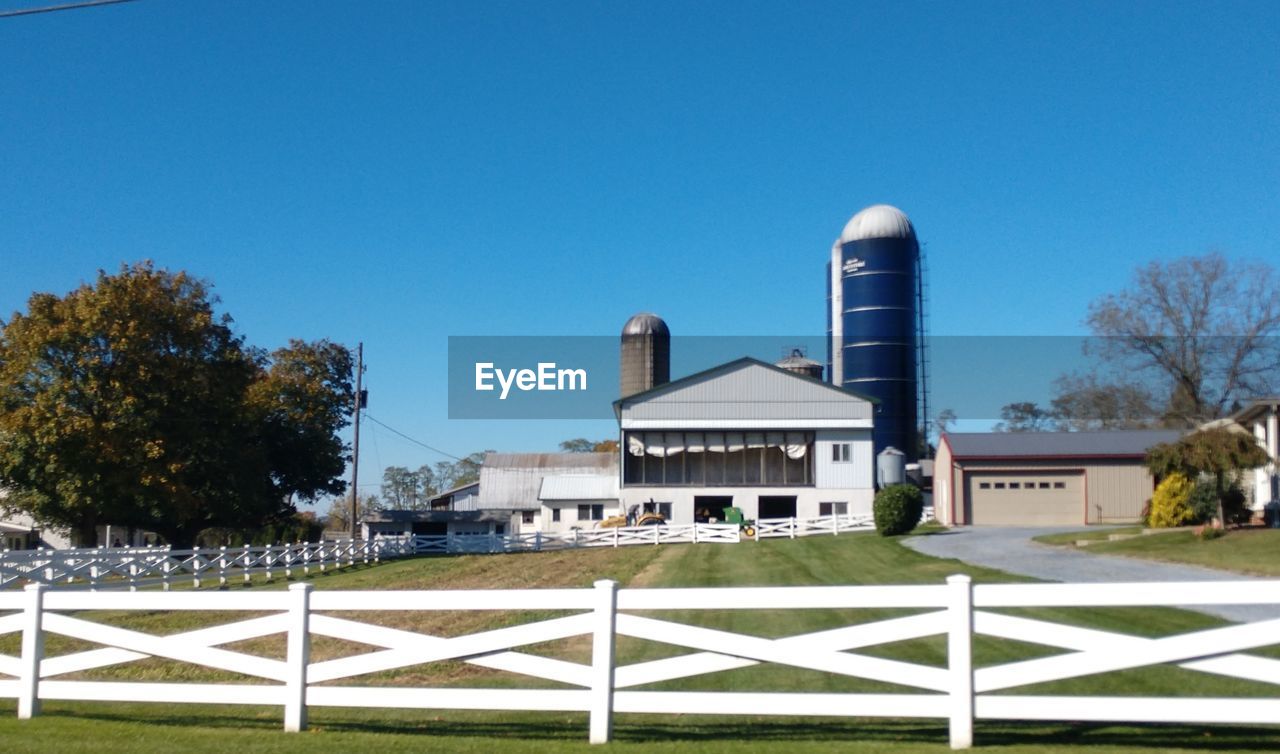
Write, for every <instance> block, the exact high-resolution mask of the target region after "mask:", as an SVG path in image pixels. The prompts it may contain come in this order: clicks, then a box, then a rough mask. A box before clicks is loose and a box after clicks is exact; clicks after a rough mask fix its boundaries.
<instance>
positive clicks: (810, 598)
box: [0, 576, 1280, 748]
mask: <svg viewBox="0 0 1280 754" xmlns="http://www.w3.org/2000/svg"><path fill="white" fill-rule="evenodd" d="M1187 604H1201V605H1211V604H1212V605H1221V604H1280V581H1266V582H1257V581H1251V582H1211V583H1203V582H1188V583H1174V584H1145V583H1144V584H1087V585H1086V584H991V585H985V584H984V585H977V586H975V585H973V584H972V583H971V582H970V580H969V578H968V577H967V576H952V577H950V578H948V579H947V582H946V584H937V585H921V586H850V587H838V586H837V587H770V588H717V589H619V588H618V585H617V584H616V583H615V582H611V581H599V582H596V584H595V587H594V588H588V589H542V590H487V591H462V590H458V591H410V592H398V591H383V592H346V591H313V590H312V586H311V585H310V584H294V585H292V586H291V587H290V589H289V592H288V593H287V595H282V594H281V593H279V592H256V593H234V592H188V593H176V592H172V593H165V592H135V593H125V594H118V593H116V594H105V593H93V592H83V591H79V592H77V591H70V592H68V591H59V590H49V589H48V588H47V587H45V586H44V585H41V584H33V585H30V586H28V587H27V588H26V590H25V591H21V592H13V591H11V592H8V593H4V594H0V612H3V613H7V614H5V615H3V616H0V634H8V633H21V639H22V640H21V653H20V654H19V655H18V656H5V655H0V676H7V678H0V697H10V698H16V699H17V701H18V715H19V717H21V718H30V717H33V716H35V715H37V714H38V713H39V711H40V703H41V701H43V700H46V699H58V700H93V701H120V702H193V703H228V704H232V703H234V704H245V703H248V704H262V705H276V706H281V707H283V708H284V726H285V729H286V730H289V731H298V730H302V729H304V728H305V727H306V725H307V710H308V708H310V707H323V706H341V707H380V708H393V707H397V708H412V709H482V710H530V711H578V712H586V713H589V740H591V741H592V742H595V743H601V742H605V741H608V740H609V739H610V737H611V727H612V720H613V715H614V713H615V712H630V713H650V714H664V715H670V714H716V715H724V714H742V715H831V716H857V717H894V718H901V717H918V718H939V719H945V720H947V721H948V722H949V730H950V742H951V745H952V747H953V748H968V747H970V746H972V744H973V726H974V721H975V720H981V719H992V720H997V719H999V720H1041V721H1078V720H1090V721H1113V722H1131V723H1146V722H1182V723H1190V722H1195V723H1257V724H1271V723H1274V722H1275V720H1276V719H1277V718H1276V710H1277V708H1280V689H1277V693H1276V694H1273V695H1271V696H1267V697H1261V698H1259V697H1254V698H1201V697H1195V698H1186V697H1173V698H1170V697H1150V696H1143V695H1142V694H1143V693H1144V691H1146V689H1144V688H1143V687H1142V684H1141V682H1140V681H1139V682H1138V684H1137V687H1136V688H1135V689H1134V691H1135V694H1134V695H1132V696H1122V695H1117V694H1115V693H1110V694H1109V695H1108V696H1105V697H1091V696H1086V695H1073V696H1072V695H1064V696H1042V695H1019V694H1016V693H1014V694H1010V693H1008V692H1009V691H1010V690H1011V689H1017V688H1019V687H1025V686H1030V685H1033V684H1040V683H1044V682H1047V681H1056V680H1064V679H1073V678H1080V677H1085V676H1090V675H1096V674H1100V673H1109V672H1114V671H1121V670H1130V669H1134V668H1141V667H1146V666H1153V665H1171V666H1176V667H1180V668H1184V669H1188V670H1192V671H1197V672H1202V673H1209V674H1213V675H1217V676H1227V677H1231V678H1236V679H1242V680H1247V681H1258V682H1262V683H1266V684H1272V685H1273V686H1280V660H1276V659H1272V658H1269V657H1262V656H1258V655H1253V654H1247V653H1246V652H1247V650H1251V649H1257V648H1261V647H1267V646H1272V645H1275V644H1276V643H1277V641H1278V639H1277V629H1280V620H1276V619H1272V620H1263V621H1258V622H1254V623H1248V624H1240V625H1229V626H1225V627H1220V628H1211V629H1208V630H1203V631H1196V632H1193V633H1188V634H1179V635H1175V636H1167V637H1155V638H1153V637H1149V636H1133V635H1127V634H1122V633H1118V632H1115V631H1106V630H1099V629H1095V628H1086V627H1082V626H1080V625H1077V624H1075V623H1058V622H1055V621H1049V620H1041V619H1033V618H1027V617H1021V616H1018V615H1011V614H1007V613H1003V612H994V611H996V610H1002V609H1005V608H1026V607H1054V608H1063V607H1082V608H1090V607H1097V606H1120V605H1124V606H1156V605H1170V606H1171V605H1187ZM886 608H895V609H906V610H912V611H915V612H913V613H911V614H907V615H900V616H898V617H893V618H889V619H883V620H872V621H869V622H850V623H848V624H846V625H842V626H839V627H836V628H828V629H826V630H823V631H818V632H815V633H806V634H801V635H795V636H786V637H781V638H762V637H758V636H752V635H748V634H741V633H735V632H731V631H724V630H718V629H712V628H707V627H704V626H700V625H697V620H696V618H695V619H694V620H693V621H692V622H689V623H686V622H681V621H675V620H671V619H669V618H668V617H667V615H668V614H669V613H660V614H659V615H660V616H661V617H657V616H654V615H653V614H652V611H680V612H679V615H680V616H682V617H683V616H686V615H689V614H690V613H692V614H695V615H696V614H697V613H698V612H699V611H707V610H769V611H782V610H812V609H841V610H857V609H880V610H882V609H886ZM104 609H109V610H111V611H219V612H221V611H246V612H251V613H255V614H256V615H255V617H252V618H248V619H245V620H241V621H238V622H235V623H229V624H220V625H216V626H211V627H205V628H199V629H195V630H190V631H186V632H183V633H178V634H167V635H159V636H157V635H152V634H148V633H144V632H140V631H134V630H128V629H124V628H120V627H117V626H112V625H107V624H103V623H99V622H96V621H94V620H93V615H92V612H84V611H94V610H104ZM473 610H504V611H536V612H537V613H540V614H542V615H545V614H546V612H547V611H569V612H570V613H571V614H570V615H567V616H562V617H555V618H550V619H544V620H534V621H532V622H528V623H524V624H520V625H515V626H507V627H504V628H498V629H493V630H485V631H480V632H478V633H471V634H465V635H461V636H453V637H448V638H446V637H442V636H434V635H429V634H425V633H419V632H416V631H409V630H404V629H400V628H390V627H387V626H384V625H380V624H378V623H377V622H376V619H377V617H378V616H377V614H376V613H378V612H399V613H404V612H414V611H473ZM335 613H337V614H341V615H342V616H343V617H338V615H337V614H335ZM352 613H356V614H361V613H365V614H369V613H373V615H371V616H370V617H369V619H367V620H355V619H353V618H351V617H350V615H351V614H352ZM646 613H648V614H646ZM282 633H283V634H285V635H286V637H287V642H286V644H287V650H286V653H285V656H284V657H282V658H279V657H274V658H273V657H263V656H260V655H256V654H248V653H245V652H239V651H235V650H230V649H224V648H222V647H223V646H224V645H227V644H230V643H233V642H240V641H244V640H246V639H252V638H257V637H264V636H271V635H274V634H282ZM55 634H56V635H61V636H67V637H71V638H74V639H79V640H82V641H86V642H90V643H92V644H96V645H100V648H96V649H87V650H79V651H73V652H70V653H67V654H62V655H58V656H46V654H45V652H44V641H45V638H46V636H48V635H55ZM317 636H323V637H330V638H336V639H343V640H346V641H350V642H357V643H359V644H363V645H372V646H374V647H376V648H377V649H375V650H374V651H370V652H366V653H363V654H355V655H347V656H340V657H335V658H333V659H323V660H318V659H316V658H313V657H312V656H311V641H312V639H313V638H314V637H317ZM578 636H585V637H590V640H591V647H592V651H591V658H590V660H589V661H588V662H571V661H567V660H563V659H559V658H556V657H554V656H547V655H544V654H541V653H540V654H531V653H528V652H526V651H522V650H524V649H525V648H527V647H529V646H531V645H535V644H543V645H545V643H546V642H553V641H556V640H561V639H567V638H572V637H578ZM620 636H626V637H631V638H633V639H641V640H646V641H650V642H657V643H661V644H666V645H670V646H674V647H678V648H680V650H681V653H680V654H679V655H677V656H674V657H666V658H663V659H657V660H648V661H639V662H630V663H626V662H621V661H620V660H619V658H618V657H617V656H616V654H615V645H616V641H617V638H618V637H620ZM929 636H943V637H945V639H946V646H947V653H946V661H945V663H944V664H942V665H938V666H933V665H926V664H921V663H918V662H908V661H903V660H897V659H892V658H889V657H885V656H879V655H878V654H877V653H876V652H875V650H874V649H872V648H874V647H878V646H880V645H887V644H892V643H895V642H902V641H907V640H912V639H919V638H924V637H929ZM976 636H986V637H993V638H995V639H999V640H1007V641H1013V642H1021V643H1032V644H1037V645H1041V646H1045V647H1051V648H1054V649H1056V650H1062V651H1060V652H1059V653H1057V654H1051V655H1049V656H1040V657H1035V658H1033V659H1025V660H1017V661H1012V662H1000V663H998V664H994V665H988V666H983V667H975V666H974V662H973V652H972V644H973V640H974V637H976ZM868 649H872V652H871V653H863V651H865V650H868ZM993 656H998V655H993ZM149 657H158V658H165V659H168V660H173V661H178V662H184V663H190V664H193V665H198V666H203V667H206V668H213V669H217V670H222V671H229V672H231V673H236V674H240V675H242V676H246V677H247V679H252V680H253V682H251V683H213V684H210V683H160V682H113V681H101V680H97V681H86V680H68V679H66V678H65V676H67V675H68V674H71V673H77V672H82V671H85V670H91V669H97V668H106V667H111V666H117V665H122V664H127V663H131V662H136V661H139V660H143V659H146V658H149ZM449 660H454V661H462V662H467V663H470V664H472V665H477V666H480V667H484V668H490V669H496V670H501V671H507V672H509V673H513V674H517V675H522V676H527V677H532V678H537V679H541V680H543V681H553V682H556V683H560V684H564V685H567V686H569V687H570V688H555V689H546V688H502V689H492V688H453V687H447V688H445V687H426V688H423V687H412V688H410V687H388V686H381V685H376V683H377V681H378V680H380V679H381V678H382V676H373V677H371V678H370V677H366V678H363V679H361V681H362V682H363V684H366V685H344V684H349V682H350V681H351V679H355V678H359V677H361V676H369V674H374V673H383V672H385V671H392V670H396V669H399V668H406V667H411V666H417V665H422V664H425V663H432V662H441V661H449ZM760 664H772V665H780V666H788V667H792V668H802V669H807V670H815V671H821V672H823V673H827V674H835V675H839V676H848V677H854V678H860V679H867V680H872V681H878V682H882V683H887V684H892V686H893V687H897V688H900V689H903V690H902V691H901V692H896V693H829V692H828V693H810V692H804V691H788V692H769V691H751V690H749V689H743V690H738V691H734V692H719V691H662V690H651V689H645V688H644V687H647V686H649V685H651V684H655V683H660V682H664V681H674V680H679V679H688V678H694V677H698V676H704V675H708V674H714V673H720V672H726V671H731V670H735V669H738V668H745V667H749V666H753V665H760ZM367 684H374V685H367ZM996 692H999V693H996Z"/></svg>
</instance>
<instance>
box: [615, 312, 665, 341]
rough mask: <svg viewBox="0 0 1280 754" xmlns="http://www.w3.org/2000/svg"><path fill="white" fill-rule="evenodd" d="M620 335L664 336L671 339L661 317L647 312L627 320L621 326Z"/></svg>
mask: <svg viewBox="0 0 1280 754" xmlns="http://www.w3.org/2000/svg"><path fill="white" fill-rule="evenodd" d="M622 334H623V335H665V336H667V337H671V331H670V330H668V329H667V323H666V322H663V321H662V317H659V316H658V315H656V314H651V313H649V312H640V313H639V314H637V315H635V316H634V317H632V318H631V319H629V320H627V324H625V325H623V326H622Z"/></svg>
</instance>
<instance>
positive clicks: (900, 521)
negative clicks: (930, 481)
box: [872, 484, 924, 537]
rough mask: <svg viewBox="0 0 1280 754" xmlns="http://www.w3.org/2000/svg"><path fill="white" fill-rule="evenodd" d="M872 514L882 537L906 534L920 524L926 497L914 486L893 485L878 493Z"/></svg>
mask: <svg viewBox="0 0 1280 754" xmlns="http://www.w3.org/2000/svg"><path fill="white" fill-rule="evenodd" d="M872 512H873V513H874V514H875V520H876V531H878V532H880V535H881V536H884V537H892V536H895V535H898V534H906V533H907V532H909V531H911V530H912V529H914V528H916V525H917V524H919V523H920V516H921V515H922V514H923V513H924V495H923V494H921V492H920V488H919V487H916V486H915V485H913V484H891V485H889V486H888V487H885V488H884V489H882V490H880V491H879V492H877V493H876V498H875V502H874V503H873V505H872Z"/></svg>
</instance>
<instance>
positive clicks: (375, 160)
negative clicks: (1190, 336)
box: [0, 0, 1280, 490]
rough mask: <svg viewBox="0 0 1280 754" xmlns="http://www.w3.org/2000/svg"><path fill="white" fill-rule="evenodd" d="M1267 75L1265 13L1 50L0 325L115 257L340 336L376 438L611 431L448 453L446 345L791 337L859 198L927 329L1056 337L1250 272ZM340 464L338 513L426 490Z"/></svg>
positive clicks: (559, 8)
mask: <svg viewBox="0 0 1280 754" xmlns="http://www.w3.org/2000/svg"><path fill="white" fill-rule="evenodd" d="M38 4H47V3H44V2H37V1H36V0H30V1H28V0H23V1H22V2H16V1H13V0H0V9H14V8H19V7H30V6H33V5H38ZM1278 74H1280V3H1276V2H1257V3H1240V2H1216V3H1203V2H1199V3H1178V2H1123V3H1115V2H1104V3H1085V2H1079V3H1076V2H1072V3H1067V2H1061V3H1023V2H1001V3H976V2H975V3H875V4H871V3H854V2H837V3H830V4H819V3H799V4H797V3H776V4H773V3H760V2H746V3H741V2H735V3H711V2H706V3H688V2H679V3H675V2H646V3H631V4H620V3H595V2H593V3H554V2H532V3H531V2H512V3H497V2H459V3H425V2H399V3H391V2H387V3H359V2H291V3H283V2H275V3H266V2H211V1H205V2H201V1H197V0H190V1H188V2H164V1H162V0H141V1H140V2H135V3H130V4H125V5H114V6H107V7H101V8H96V9H89V10H80V11H69V12H60V13H50V14H44V15H37V16H23V17H17V18H8V19H0V261H2V262H3V274H2V275H0V312H3V315H0V316H5V317H7V316H8V314H9V313H10V312H12V311H15V310H20V309H25V305H26V300H27V297H28V296H29V295H30V294H31V293H32V292H33V291H37V290H38V291H52V292H56V293H64V292H66V291H68V290H70V289H72V288H74V287H75V286H76V285H78V284H79V283H80V282H82V281H85V280H88V279H91V278H92V277H93V275H94V274H95V271H96V270H97V269H98V268H106V269H109V270H113V269H116V268H117V267H118V266H119V265H120V263H121V262H124V261H134V260H139V259H147V258H149V259H153V260H155V261H156V262H157V263H158V264H160V265H162V266H166V267H170V268H182V269H186V270H189V271H191V272H194V273H196V274H198V275H201V276H203V277H205V278H207V279H209V280H211V281H212V282H213V283H214V284H215V286H216V291H217V292H218V293H219V294H220V295H221V297H222V301H223V306H224V309H225V310H226V311H228V312H230V313H231V314H232V316H233V317H234V318H235V320H236V322H237V326H238V328H239V330H240V332H242V333H243V334H244V335H245V336H246V337H247V339H248V340H249V341H250V342H251V343H254V344H256V345H262V346H267V347H274V346H277V345H281V344H283V343H284V342H285V341H286V340H287V339H288V338H290V337H301V338H321V337H328V338H331V339H334V340H337V341H341V342H344V343H349V344H352V345H354V343H355V342H356V341H358V340H363V341H364V343H365V348H366V354H367V358H368V362H369V370H368V373H367V378H368V382H369V386H370V388H371V390H372V393H373V395H372V405H371V407H370V411H371V413H372V414H373V415H374V416H375V417H377V418H379V419H382V420H383V421H385V422H387V423H389V424H391V425H392V426H395V427H397V428H398V429H400V430H402V431H404V432H405V433H407V434H409V435H411V436H413V437H417V438H420V439H422V440H425V441H427V442H429V443H431V444H432V445H435V446H436V447H439V448H442V449H445V450H448V451H450V452H452V453H456V454H458V455H464V454H466V453H468V452H470V451H472V450H477V449H482V448H486V447H488V448H496V449H500V450H512V451H515V450H544V449H545V450H552V449H554V448H555V445H556V443H557V442H558V441H559V440H561V439H565V438H567V437H573V436H578V435H584V434H586V435H591V436H607V435H611V434H612V433H613V432H614V428H613V427H612V426H611V425H610V423H608V422H598V423H587V422H529V421H526V422H493V421H485V422H481V421H472V422H464V421H449V420H448V419H447V407H446V401H445V384H444V374H445V368H444V363H443V362H444V360H445V356H446V338H447V337H448V336H450V335H506V334H524V335H542V334H545V335H578V334H583V335H587V334H589V335H616V333H617V332H618V330H619V328H620V327H621V324H622V323H623V322H624V321H625V320H626V319H627V317H628V316H630V315H631V314H632V313H634V312H636V311H639V310H646V309H648V310H653V311H656V312H659V313H660V314H661V315H662V316H663V317H665V318H666V319H667V321H668V322H669V323H670V324H671V327H672V330H673V331H674V332H675V333H677V334H686V335H688V334H698V335H720V334H724V335H761V334H763V335H791V334H805V335H821V333H822V332H823V330H824V329H825V315H824V285H823V264H824V262H825V260H826V258H827V254H828V252H829V249H830V247H831V242H832V240H833V239H834V238H835V237H836V236H837V235H838V233H839V231H840V229H841V227H842V226H843V224H844V222H845V221H846V220H847V219H848V218H849V216H850V215H851V214H853V213H854V212H855V211H857V210H858V209H860V208H861V207H864V206H866V205H868V204H873V203H877V202H887V203H892V204H895V205H897V206H898V207H900V208H902V209H903V210H904V211H906V212H907V213H908V214H909V215H910V216H911V217H912V219H913V221H914V222H915V224H916V227H917V230H918V232H919V235H920V237H921V239H922V240H923V241H924V242H925V243H926V244H927V250H928V254H929V263H930V267H931V285H932V292H933V297H932V322H933V332H934V333H935V334H947V335H973V334H1019V335H1039V334H1073V333H1080V332H1082V331H1083V328H1082V324H1081V320H1082V318H1083V316H1084V313H1085V309H1086V306H1087V304H1088V302H1089V301H1090V300H1091V299H1092V298H1094V297H1096V296H1097V295H1099V294H1101V293H1104V292H1107V291H1111V290H1115V289H1116V288H1117V287H1119V286H1121V285H1122V284H1123V283H1124V281H1125V280H1126V279H1127V278H1128V275H1129V273H1130V271H1131V270H1132V268H1133V267H1134V266H1136V265H1137V264H1139V263H1142V262H1144V261H1147V260H1151V259H1157V258H1167V257H1173V256H1179V255H1184V254H1190V253H1200V252H1203V251H1207V250H1210V249H1217V250H1221V251H1223V252H1224V253H1226V254H1228V255H1229V256H1232V257H1242V258H1254V259H1263V260H1267V261H1270V262H1272V263H1273V264H1275V263H1276V262H1277V261H1278V260H1280V248H1278V242H1277V239H1278V238H1280V211H1278V210H1280V75H1278ZM768 355H769V354H765V356H768ZM818 355H819V356H821V354H818ZM366 426H367V425H366ZM364 440H365V442H364V450H365V453H364V454H363V458H364V461H363V468H365V469H368V470H369V471H367V472H365V473H363V474H362V482H363V483H370V484H374V483H376V480H377V475H378V474H379V473H380V470H379V467H380V466H384V465H388V464H392V463H395V464H404V465H410V466H413V465H417V464H419V463H423V462H434V461H436V460H440V457H439V456H436V455H434V454H431V453H429V452H426V451H424V450H421V449H419V448H416V447H415V446H413V445H411V444H408V443H406V442H404V441H402V440H399V439H398V438H396V437H395V436H394V435H391V434H389V433H387V432H385V431H384V430H381V429H380V428H377V427H376V426H374V427H373V428H371V429H369V430H368V431H367V432H366V433H365V435H364ZM369 489H370V490H372V489H373V487H370V488H369Z"/></svg>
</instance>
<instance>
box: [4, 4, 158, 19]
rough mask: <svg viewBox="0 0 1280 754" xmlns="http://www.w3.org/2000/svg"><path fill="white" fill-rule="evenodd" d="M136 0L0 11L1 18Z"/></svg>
mask: <svg viewBox="0 0 1280 754" xmlns="http://www.w3.org/2000/svg"><path fill="white" fill-rule="evenodd" d="M133 1H134V0H85V2H82V3H64V4H62V5H46V6H44V7H42V8H22V9H20V10H4V11H0V18H9V17H11V16H31V15H34V14H36V13H53V12H54V11H60V10H78V9H80V8H92V7H94V6H96V5H119V4H120V3H132V2H133Z"/></svg>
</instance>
